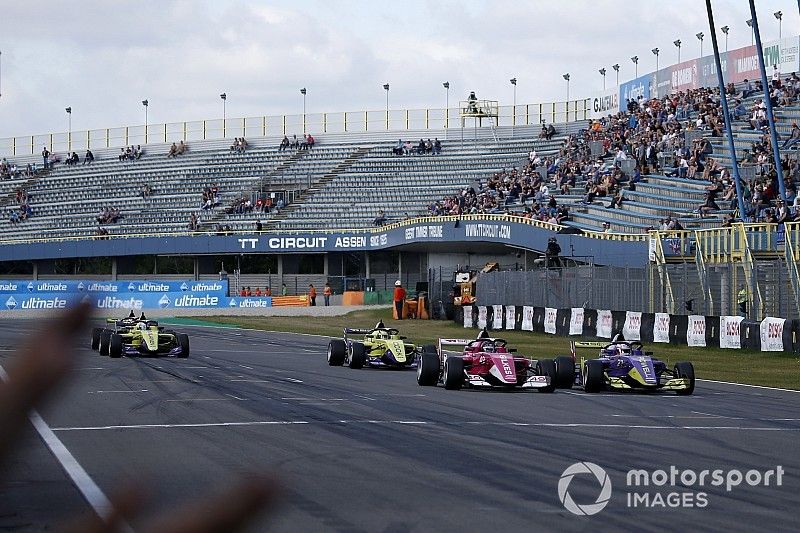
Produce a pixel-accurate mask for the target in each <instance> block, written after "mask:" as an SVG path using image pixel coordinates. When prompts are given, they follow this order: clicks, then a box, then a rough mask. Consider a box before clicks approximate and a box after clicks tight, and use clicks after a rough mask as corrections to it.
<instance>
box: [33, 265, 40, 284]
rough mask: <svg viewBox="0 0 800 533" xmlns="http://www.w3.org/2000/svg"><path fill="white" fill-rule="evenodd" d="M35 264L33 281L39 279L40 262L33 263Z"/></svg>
mask: <svg viewBox="0 0 800 533" xmlns="http://www.w3.org/2000/svg"><path fill="white" fill-rule="evenodd" d="M32 263H33V280H34V281H36V280H37V279H39V261H32Z"/></svg>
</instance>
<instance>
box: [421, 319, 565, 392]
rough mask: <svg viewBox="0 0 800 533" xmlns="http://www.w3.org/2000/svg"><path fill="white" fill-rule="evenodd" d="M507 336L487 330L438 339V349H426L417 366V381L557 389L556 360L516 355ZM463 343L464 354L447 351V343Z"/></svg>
mask: <svg viewBox="0 0 800 533" xmlns="http://www.w3.org/2000/svg"><path fill="white" fill-rule="evenodd" d="M507 344H508V343H507V342H506V341H505V340H504V339H496V338H491V337H489V334H488V332H487V331H486V330H483V331H482V332H481V334H480V335H479V336H478V338H477V339H475V340H469V339H439V342H438V347H437V352H438V353H423V354H422V357H421V359H420V362H419V365H418V366H417V383H419V384H420V385H422V386H433V385H436V384H437V383H442V384H443V385H444V388H445V389H449V390H452V389H460V388H461V387H463V386H467V387H484V388H501V389H517V388H519V389H536V390H538V391H540V392H553V391H554V390H555V389H556V381H557V375H556V364H555V361H553V360H552V359H539V360H538V361H537V360H531V359H528V358H526V357H522V356H519V355H513V352H515V351H516V350H514V349H509V348H507V347H506V345H507ZM448 345H451V346H452V345H460V346H462V347H463V351H462V353H461V355H447V354H446V353H445V352H446V350H444V349H443V347H444V346H448Z"/></svg>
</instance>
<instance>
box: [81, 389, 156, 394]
mask: <svg viewBox="0 0 800 533" xmlns="http://www.w3.org/2000/svg"><path fill="white" fill-rule="evenodd" d="M135 392H148V390H147V389H138V390H96V391H88V393H89V394H124V393H135Z"/></svg>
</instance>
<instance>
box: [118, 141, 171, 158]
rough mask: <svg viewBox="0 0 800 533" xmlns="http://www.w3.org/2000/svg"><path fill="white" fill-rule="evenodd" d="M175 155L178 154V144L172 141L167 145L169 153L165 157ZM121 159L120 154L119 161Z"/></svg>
mask: <svg viewBox="0 0 800 533" xmlns="http://www.w3.org/2000/svg"><path fill="white" fill-rule="evenodd" d="M176 155H178V145H177V144H175V143H172V146H170V147H169V153H168V154H167V157H175V156H176ZM121 160H122V156H120V161H121Z"/></svg>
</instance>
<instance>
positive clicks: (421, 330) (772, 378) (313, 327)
mask: <svg viewBox="0 0 800 533" xmlns="http://www.w3.org/2000/svg"><path fill="white" fill-rule="evenodd" d="M378 320H383V321H384V323H385V324H386V326H387V327H394V328H397V329H399V330H400V332H401V333H402V334H403V335H407V336H408V338H409V339H410V340H411V341H413V342H415V343H417V344H427V343H433V342H435V341H436V339H437V338H439V337H457V338H458V337H463V338H471V337H473V336H474V335H475V334H476V333H477V332H476V330H465V329H464V328H462V327H459V326H457V325H456V324H454V323H453V322H447V321H438V320H404V321H396V320H392V318H391V310H390V309H386V308H383V309H365V310H359V311H354V312H352V313H349V314H347V315H345V316H338V317H228V316H214V317H207V319H206V320H203V321H198V322H207V323H213V324H215V325H221V324H226V325H230V326H240V327H243V328H252V329H262V330H270V331H286V332H294V333H312V334H316V335H325V336H331V337H339V336H341V335H342V328H344V327H345V326H349V327H353V328H365V327H370V326H372V325H374V324H375V323H377V322H378ZM497 336H499V337H503V338H505V339H507V340H508V341H509V344H510V345H511V346H512V347H515V348H517V349H518V350H519V353H520V354H523V355H529V356H533V357H553V356H554V355H567V354H568V353H569V339H567V338H564V337H555V336H553V335H545V334H541V333H531V332H522V331H503V332H502V333H498V334H497ZM573 338H574V339H577V337H573ZM650 347H651V348H652V349H653V351H654V352H655V354H656V356H657V357H658V358H660V359H663V360H666V361H667V362H668V363H669V364H670V365H671V364H672V363H674V362H675V361H691V362H692V363H693V364H694V367H695V372H696V374H697V377H698V378H702V379H713V380H719V381H732V382H736V383H747V384H750V385H763V386H767V387H780V388H784V389H795V390H800V357H798V356H797V355H796V354H790V353H775V352H752V351H743V350H721V349H719V348H689V347H687V346H675V345H670V344H654V345H651V346H650ZM586 354H587V356H589V357H590V356H591V355H592V354H593V351H591V350H587V351H586ZM579 356H580V354H579Z"/></svg>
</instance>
